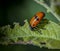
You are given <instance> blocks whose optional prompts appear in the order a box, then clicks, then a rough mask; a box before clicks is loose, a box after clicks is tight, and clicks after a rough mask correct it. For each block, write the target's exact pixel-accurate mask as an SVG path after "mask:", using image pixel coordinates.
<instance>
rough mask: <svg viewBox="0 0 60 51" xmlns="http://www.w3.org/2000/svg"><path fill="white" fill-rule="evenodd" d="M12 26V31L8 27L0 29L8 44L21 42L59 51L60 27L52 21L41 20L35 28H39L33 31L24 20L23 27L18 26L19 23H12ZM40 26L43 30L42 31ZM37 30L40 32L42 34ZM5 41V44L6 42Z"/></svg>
mask: <svg viewBox="0 0 60 51" xmlns="http://www.w3.org/2000/svg"><path fill="white" fill-rule="evenodd" d="M47 22H48V23H47ZM14 25H15V26H14V28H13V29H12V28H10V26H9V25H8V26H4V27H2V28H1V31H2V32H1V33H3V34H5V35H6V37H5V38H8V39H9V40H8V41H10V42H9V43H11V40H13V41H14V42H16V43H17V42H20V41H21V42H22V44H33V45H36V46H40V47H48V48H51V49H55V48H57V49H58V48H59V49H60V45H59V44H60V25H58V24H56V23H54V22H52V21H47V19H45V20H43V21H42V23H41V24H39V25H38V26H37V28H38V27H39V28H38V29H35V30H33V31H32V30H31V29H30V26H29V23H28V21H27V20H25V24H24V26H20V25H19V23H14ZM43 25H44V26H43ZM42 26H43V28H45V29H43V28H42ZM38 30H40V32H41V33H42V34H41V33H40V32H39V31H38ZM3 31H4V32H3ZM5 41H6V42H7V40H5ZM23 42H24V43H23Z"/></svg>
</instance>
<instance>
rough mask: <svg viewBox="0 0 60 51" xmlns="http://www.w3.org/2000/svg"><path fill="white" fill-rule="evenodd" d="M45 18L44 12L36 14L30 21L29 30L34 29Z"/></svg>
mask: <svg viewBox="0 0 60 51" xmlns="http://www.w3.org/2000/svg"><path fill="white" fill-rule="evenodd" d="M44 16H45V13H44V12H38V13H36V14H35V16H34V17H33V18H32V19H31V20H30V26H31V28H34V27H36V26H37V24H39V23H40V21H41V20H42V19H43V17H44Z"/></svg>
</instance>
